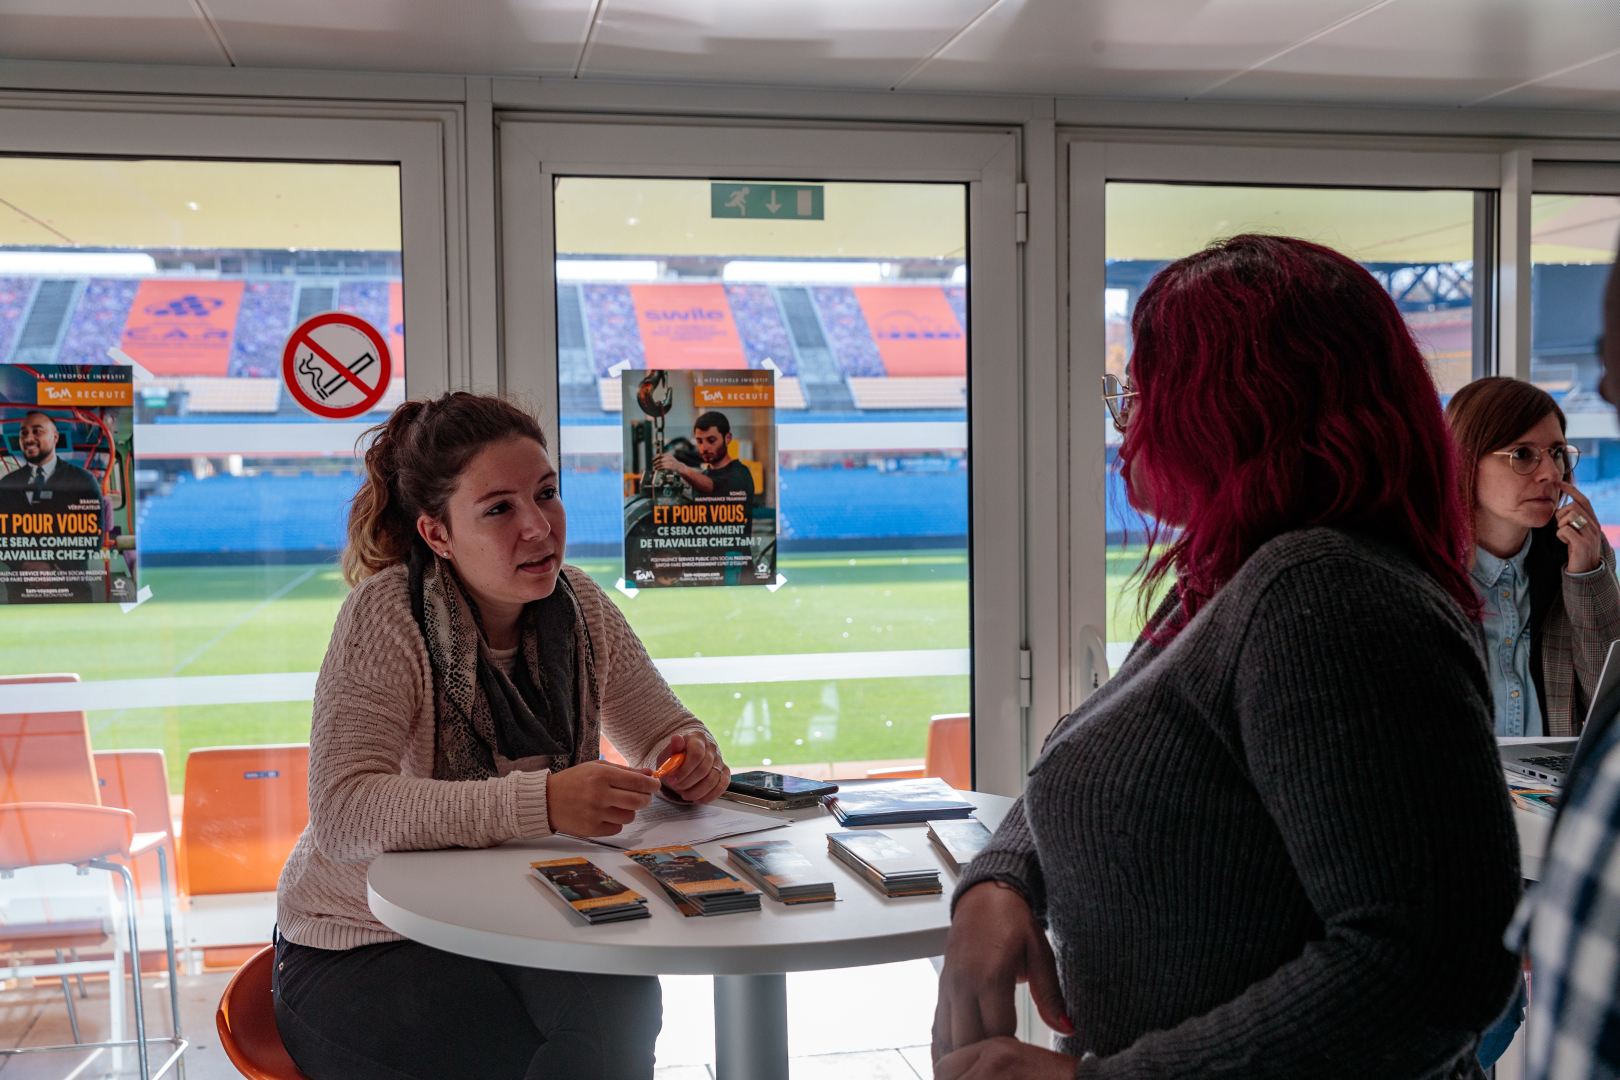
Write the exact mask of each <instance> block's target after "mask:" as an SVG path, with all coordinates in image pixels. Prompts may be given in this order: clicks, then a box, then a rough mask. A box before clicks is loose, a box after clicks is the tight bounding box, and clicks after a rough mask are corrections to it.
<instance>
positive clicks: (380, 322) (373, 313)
mask: <svg viewBox="0 0 1620 1080" xmlns="http://www.w3.org/2000/svg"><path fill="white" fill-rule="evenodd" d="M337 309H338V310H339V311H347V312H349V313H350V314H351V315H358V316H360V317H361V318H362V319H364V320H366V321H367V322H368V323H370V324H371V325H372V326H376V327H379V328H382V329H383V330H385V331H386V329H387V327H388V282H386V281H345V282H343V283H342V284H341V285H339V286H338V293H337Z"/></svg>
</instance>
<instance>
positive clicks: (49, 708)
mask: <svg viewBox="0 0 1620 1080" xmlns="http://www.w3.org/2000/svg"><path fill="white" fill-rule="evenodd" d="M653 663H654V664H655V665H657V667H658V670H659V671H660V672H661V673H662V674H663V676H664V678H665V680H667V681H668V682H669V683H670V685H672V686H702V685H725V684H731V683H766V682H821V681H828V682H830V681H833V680H840V679H903V678H915V677H921V676H938V675H967V674H969V673H970V672H971V670H972V653H971V651H970V650H968V649H895V650H890V651H885V652H832V653H767V654H765V655H762V656H686V657H676V658H671V659H665V660H654V661H653ZM315 676H316V672H313V671H283V672H272V673H267V674H260V675H189V676H181V677H178V678H168V679H103V680H100V681H96V682H77V683H35V684H27V683H24V684H21V685H18V684H13V685H11V686H7V687H6V688H5V694H4V698H3V700H0V712H7V713H22V712H76V711H78V710H81V709H82V710H85V711H86V712H92V711H97V710H105V709H160V708H169V707H181V706H189V705H249V704H255V703H259V702H270V701H310V700H313V699H314V697H315Z"/></svg>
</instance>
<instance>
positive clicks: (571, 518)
mask: <svg viewBox="0 0 1620 1080" xmlns="http://www.w3.org/2000/svg"><path fill="white" fill-rule="evenodd" d="M621 483H622V481H621V479H620V476H619V474H618V473H616V472H610V471H605V470H604V471H600V472H579V471H575V470H572V469H568V470H564V472H563V485H562V486H563V501H564V505H566V506H567V508H568V538H569V542H570V544H572V545H580V546H582V547H583V546H585V545H589V546H591V547H598V546H602V545H608V546H611V545H616V544H618V543H619V542H620V540H621V538H622V535H623V534H622V529H623V511H622V509H621V507H622V500H621V498H620V494H619V493H620V490H621ZM358 484H359V480H358V478H357V477H355V476H354V475H353V474H351V473H339V474H336V475H321V476H318V475H311V474H305V475H302V476H251V477H247V476H243V477H237V476H214V477H209V478H208V479H206V480H193V479H189V478H182V479H181V480H180V482H178V483H177V484H175V486H174V489H173V491H172V492H171V493H170V494H169V495H166V496H158V495H151V496H148V497H147V498H146V499H145V500H144V501H143V502H142V504H141V509H140V515H139V518H138V524H137V527H136V535H137V537H138V540H139V544H140V549H141V551H142V552H144V553H147V554H207V553H216V552H226V553H229V552H289V551H298V552H311V551H332V552H336V551H338V550H341V549H342V547H343V543H344V534H343V530H344V521H345V518H346V515H347V513H348V501H349V498H350V497H351V496H352V495H353V494H354V490H355V488H356V487H357V486H358ZM781 497H782V517H781V521H780V529H779V535H780V536H781V537H782V538H783V539H785V540H877V539H883V538H886V537H896V538H908V539H909V538H916V537H931V536H937V537H942V538H943V537H951V538H956V537H962V536H965V535H966V534H967V474H966V473H965V472H960V471H957V472H944V473H911V472H907V473H900V472H894V473H884V472H879V471H877V470H876V469H797V470H789V471H786V472H784V473H783V474H782V483H781Z"/></svg>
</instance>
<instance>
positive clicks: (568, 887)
mask: <svg viewBox="0 0 1620 1080" xmlns="http://www.w3.org/2000/svg"><path fill="white" fill-rule="evenodd" d="M529 868H530V869H531V870H532V871H533V872H534V876H535V877H537V878H539V879H540V880H541V881H543V882H545V883H546V886H547V887H548V888H550V889H551V891H552V892H554V893H556V894H557V895H558V896H560V897H562V899H563V902H564V903H566V904H567V905H568V906H569V907H570V908H571V909H573V911H574V913H575V914H577V915H579V916H580V918H582V919H584V920H585V921H586V922H588V923H590V924H592V925H593V926H594V925H595V924H597V923H608V922H621V921H623V920H625V919H646V918H651V913H650V912H649V911H648V910H647V898H646V897H645V896H642V895H641V894H640V893H638V892H636V891H635V890H633V889H630V888H627V887H625V886H624V885H621V884H620V883H619V882H617V881H615V880H614V879H613V878H611V877H608V875H607V874H605V873H603V872H602V870H601V869H600V868H599V867H597V866H596V865H595V864H594V863H592V862H590V861H589V860H587V859H582V858H579V857H578V856H575V857H574V858H572V859H552V860H551V861H550V862H536V863H530V864H529Z"/></svg>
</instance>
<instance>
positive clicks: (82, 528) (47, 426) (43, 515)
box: [0, 364, 136, 604]
mask: <svg viewBox="0 0 1620 1080" xmlns="http://www.w3.org/2000/svg"><path fill="white" fill-rule="evenodd" d="M134 404H135V401H134V394H133V384H132V383H131V381H130V369H129V368H127V367H119V366H114V365H99V364H3V365H0V603H3V604H64V603H66V604H71V603H81V604H82V603H110V602H120V603H132V602H134V601H135V600H136V593H135V498H134V484H133V483H132V480H133V478H134V447H133V443H134V435H135V409H134Z"/></svg>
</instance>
